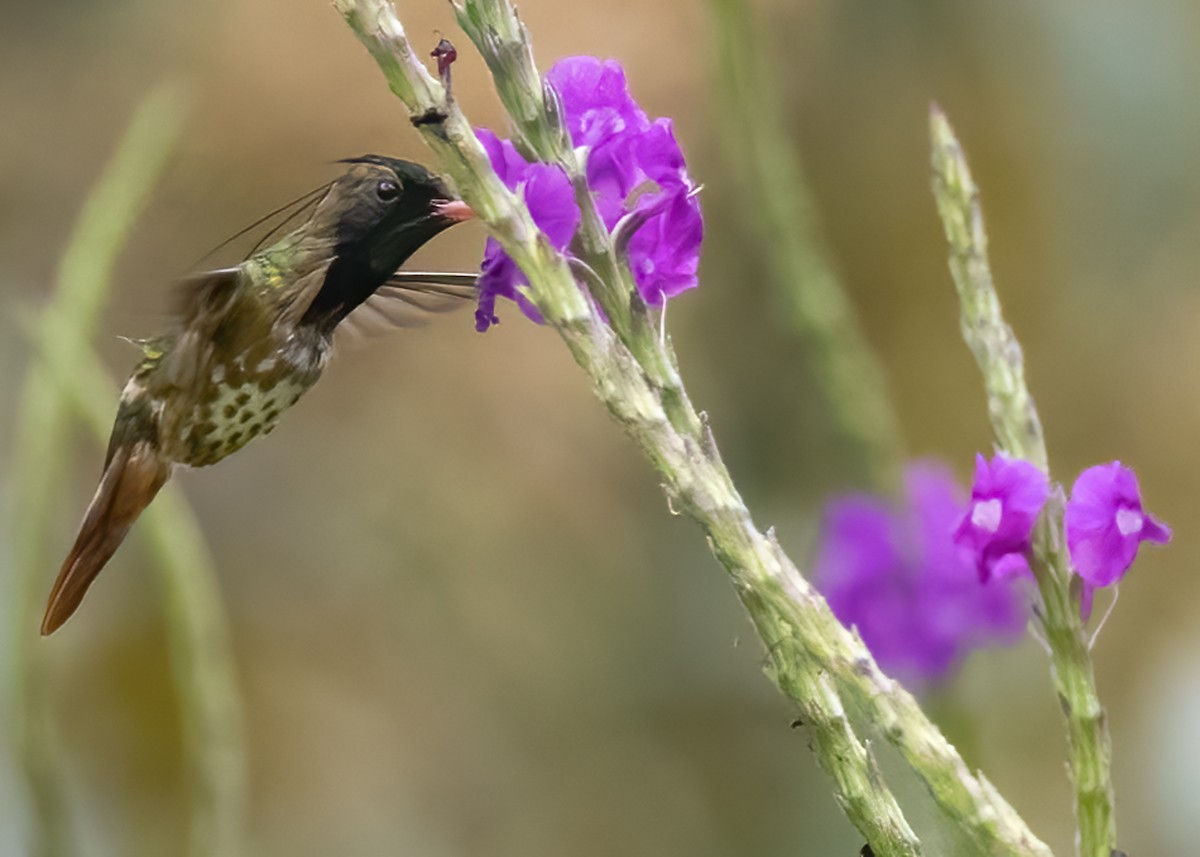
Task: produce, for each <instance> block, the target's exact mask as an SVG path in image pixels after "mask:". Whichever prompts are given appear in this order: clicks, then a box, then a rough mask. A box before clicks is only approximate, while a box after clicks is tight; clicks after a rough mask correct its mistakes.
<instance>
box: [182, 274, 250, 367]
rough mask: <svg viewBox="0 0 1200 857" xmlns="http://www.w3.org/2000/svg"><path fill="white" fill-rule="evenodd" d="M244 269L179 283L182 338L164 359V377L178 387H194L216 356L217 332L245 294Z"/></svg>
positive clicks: (189, 279) (198, 275)
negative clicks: (213, 349)
mask: <svg viewBox="0 0 1200 857" xmlns="http://www.w3.org/2000/svg"><path fill="white" fill-rule="evenodd" d="M244 283H245V277H244V275H243V273H242V270H241V268H221V269H220V270H217V271H205V272H203V273H200V274H193V275H192V276H190V277H186V278H185V279H184V280H182V281H181V282H180V284H179V293H178V302H177V305H176V315H177V317H178V319H179V330H180V333H179V337H178V338H177V339H176V340H175V342H174V344H173V346H172V347H171V348H170V350H169V351H168V352H167V353H166V354H165V355H164V356H163V358H162V371H163V377H164V378H165V379H166V381H167V382H168V383H169V384H171V385H172V386H175V387H184V388H186V387H190V386H191V385H193V384H194V383H195V382H196V379H197V378H199V377H200V375H201V374H204V376H205V377H207V372H208V363H209V360H210V359H211V357H212V340H213V332H214V331H215V330H216V328H217V325H219V324H220V323H221V320H222V319H224V318H225V316H226V314H227V313H228V312H229V309H230V307H232V306H233V304H234V303H235V302H236V301H237V299H238V296H239V295H240V294H241V293H242V289H243V287H244Z"/></svg>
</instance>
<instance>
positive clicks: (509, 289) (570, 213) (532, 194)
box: [475, 129, 580, 333]
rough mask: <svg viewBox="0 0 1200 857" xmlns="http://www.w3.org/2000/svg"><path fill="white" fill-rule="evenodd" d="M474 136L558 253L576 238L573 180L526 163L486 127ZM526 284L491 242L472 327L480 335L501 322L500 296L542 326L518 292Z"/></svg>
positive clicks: (555, 170) (577, 216)
mask: <svg viewBox="0 0 1200 857" xmlns="http://www.w3.org/2000/svg"><path fill="white" fill-rule="evenodd" d="M476 133H477V134H478V135H479V139H480V141H481V142H483V145H484V148H485V149H487V152H488V155H489V157H491V159H492V164H493V166H495V167H496V172H497V173H498V174H500V175H501V177H502V178H503V179H504V180H505V182H506V183H508V182H511V183H512V187H513V189H516V190H519V191H520V194H521V196H522V198H523V199H524V200H525V204H526V205H527V206H528V207H529V212H530V214H532V215H533V222H534V223H536V224H537V226H538V229H540V230H542V232H544V233H545V234H546V237H547V238H549V239H550V242H551V243H552V244H553V245H554V247H555V248H556V249H558V250H563V249H565V248H566V246H567V245H568V244H569V243H570V242H571V239H572V238H573V237H574V236H575V230H576V229H577V228H578V227H579V220H580V212H579V206H578V205H576V203H575V192H574V190H573V189H572V187H571V180H570V179H568V178H567V176H566V174H565V173H564V172H563V171H562V170H561V169H559V168H558V167H555V166H550V165H549V164H530V163H527V162H526V161H525V160H524V159H523V158H522V157H521V156H520V154H519V153H518V152H517V151H516V149H514V148H513V147H512V144H511V143H509V142H508V141H507V140H501V139H499V138H497V137H496V136H495V135H494V134H492V133H491V132H490V131H486V129H481V130H480V131H477V132H476ZM502 170H503V172H502ZM526 283H527V280H526V279H525V275H524V274H523V273H522V272H521V269H520V268H519V267H517V264H516V263H515V262H513V260H512V259H510V258H509V256H508V254H507V253H505V252H504V250H503V248H502V247H501V246H500V244H499V242H497V241H496V240H495V239H493V238H489V239H488V242H487V247H486V249H485V250H484V254H483V264H482V265H481V266H480V273H479V279H478V280H476V282H475V285H476V290H477V292H478V306H477V308H476V310H475V329H476V330H477V331H479V332H480V333H483V332H485V331H486V330H487V329H488V328H489V327H491V326H492V325H493V324H497V323H498V322H499V321H500V319H499V317H498V316H497V315H496V298H498V297H503V298H508V299H509V300H511V301H514V302H516V304H517V305H518V306H519V307H520V308H521V311H522V312H524V313H525V315H527V316H528V317H529V318H531V319H533V320H534V321H536V322H541V321H542V316H541V313H539V312H538V311H537V307H535V306H534V305H533V304H532V303H531V302H530V301H529V299H528V298H526V297H525V296H524V295H522V294H521V293H520V292H519V291H518V286H523V285H526Z"/></svg>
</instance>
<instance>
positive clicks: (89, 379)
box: [10, 87, 245, 857]
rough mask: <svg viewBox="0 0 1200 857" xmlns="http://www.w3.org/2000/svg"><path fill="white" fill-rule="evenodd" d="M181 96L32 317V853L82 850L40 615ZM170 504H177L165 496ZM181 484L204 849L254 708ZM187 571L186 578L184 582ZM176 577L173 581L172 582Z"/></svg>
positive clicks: (108, 419)
mask: <svg viewBox="0 0 1200 857" xmlns="http://www.w3.org/2000/svg"><path fill="white" fill-rule="evenodd" d="M178 102H179V93H178V92H177V91H176V90H175V89H174V88H172V87H160V88H159V89H157V90H155V91H154V93H152V94H151V95H150V96H149V97H147V98H146V100H145V101H144V102H143V103H142V105H141V107H140V108H139V109H138V111H137V113H136V115H135V117H134V119H133V121H132V122H131V124H130V127H129V130H128V131H127V132H126V135H125V137H124V138H123V140H122V142H121V144H120V146H119V148H118V150H117V152H116V154H115V155H114V156H113V159H112V161H111V162H110V164H109V166H108V167H107V169H106V171H105V173H104V176H103V178H102V179H101V181H100V182H99V183H98V184H97V186H96V187H95V188H94V189H93V191H92V192H91V193H90V194H89V196H88V198H87V201H86V203H85V206H84V211H83V214H82V215H81V217H80V220H79V223H78V225H77V226H76V229H75V232H74V234H73V236H72V238H71V240H70V242H69V244H68V247H67V250H66V252H65V253H64V255H63V258H62V262H61V264H60V268H59V273H58V287H57V290H56V293H55V297H54V298H53V300H52V301H51V303H50V304H49V305H48V306H47V307H46V309H45V310H44V311H43V312H42V313H41V314H40V316H39V317H38V318H37V319H36V320H34V321H32V322H31V324H30V330H31V333H32V338H33V339H34V340H35V342H36V344H37V345H38V351H37V353H35V354H34V357H33V360H32V362H31V364H30V368H29V371H28V376H27V378H26V383H25V387H24V390H23V393H22V399H21V405H20V408H19V410H18V413H19V430H18V443H17V451H16V455H15V458H14V460H15V461H16V462H17V475H16V480H15V496H16V497H19V498H20V503H19V504H17V505H16V506H15V508H14V509H13V520H14V527H13V529H14V532H15V533H16V535H17V540H16V547H15V560H16V562H15V569H14V578H15V579H16V581H17V583H16V585H17V587H18V590H19V591H18V593H17V596H16V597H15V598H14V599H13V621H12V625H13V639H12V641H11V643H10V657H11V661H12V664H13V681H14V703H15V706H14V707H15V711H14V717H13V718H12V720H13V725H14V739H15V746H16V747H17V748H18V752H19V753H20V755H21V760H22V771H23V774H24V777H25V780H26V783H27V786H28V788H29V791H30V795H31V799H32V809H33V812H32V815H33V818H34V824H35V829H34V830H33V831H32V842H31V847H30V853H33V854H37V855H44V857H57V855H65V854H69V853H74V849H73V848H72V847H70V841H69V836H68V832H69V826H68V823H67V811H66V807H65V805H64V804H65V801H64V798H63V795H62V788H61V786H60V785H59V783H58V781H57V778H56V776H55V772H56V770H57V768H58V765H57V764H56V758H55V753H54V740H53V736H52V734H51V732H50V723H49V709H50V701H49V699H48V698H47V690H46V688H45V685H44V681H45V672H46V666H45V658H44V656H43V648H42V647H44V646H45V645H47V644H46V643H42V644H41V647H39V646H38V645H37V619H38V616H39V612H40V610H41V607H42V599H43V598H44V597H45V590H43V588H42V583H43V579H42V572H43V571H45V570H46V566H47V563H48V562H49V557H47V556H46V551H45V547H44V544H43V540H44V537H45V533H46V529H47V522H48V520H49V518H50V509H51V507H52V505H53V489H54V486H55V485H57V484H59V483H61V482H62V477H63V473H64V471H65V469H66V465H67V463H68V462H69V460H70V459H69V456H68V455H66V454H65V452H64V450H66V449H67V448H68V447H69V444H68V443H67V430H68V425H69V419H70V408H71V400H72V398H74V399H76V400H77V401H76V404H78V401H79V400H83V401H85V402H87V403H88V409H89V410H88V413H87V416H88V418H89V419H90V420H91V422H92V423H93V425H94V426H95V428H96V431H97V433H98V435H99V436H100V437H101V440H102V441H107V437H108V432H109V430H110V428H111V425H112V407H113V402H114V401H115V400H116V394H115V392H112V390H111V388H112V386H113V385H112V384H111V382H109V381H108V380H107V379H106V378H104V377H103V373H102V372H100V370H99V369H98V368H97V367H98V365H99V359H98V358H97V356H96V355H95V354H94V353H93V352H92V350H91V349H90V348H89V347H87V345H86V343H87V342H88V340H89V339H90V338H91V336H92V331H93V328H94V326H95V320H96V318H97V317H98V316H99V313H100V310H101V308H102V307H103V305H104V302H105V299H106V297H107V293H108V288H109V283H110V281H111V274H112V268H113V264H114V262H115V259H116V254H117V252H118V250H119V249H120V248H121V246H122V245H123V244H124V242H125V238H126V236H127V235H128V234H129V231H130V229H131V228H132V226H133V223H134V222H135V221H136V219H137V216H138V214H139V212H140V211H141V210H142V208H143V206H144V204H145V201H146V199H147V198H148V197H149V194H150V191H151V189H152V187H153V186H154V183H155V181H156V180H157V177H158V175H159V174H160V172H161V170H162V167H163V165H164V164H165V163H166V159H167V156H168V154H169V152H170V151H171V149H172V147H173V145H174V143H175V140H176V139H177V138H178V133H179V129H180V124H181V121H180V120H181V115H180V110H179V107H178ZM164 500H165V503H164ZM179 504H180V500H179V498H178V497H173V496H172V495H171V494H170V493H169V492H166V491H164V492H163V493H162V494H160V497H159V501H158V502H157V503H156V504H155V505H154V506H153V507H152V508H151V509H150V510H149V511H148V512H147V514H146V515H145V517H144V520H145V521H146V523H144V524H143V525H142V526H143V528H144V529H146V530H149V531H150V532H151V533H157V534H158V535H157V536H156V539H155V542H156V544H157V545H159V547H160V553H161V548H162V547H163V546H166V545H169V548H170V549H169V551H167V553H170V554H171V557H172V558H170V559H167V560H165V561H163V562H162V563H160V566H161V567H162V568H163V569H164V571H165V572H166V573H167V575H168V578H167V579H168V584H169V585H168V587H167V591H168V593H169V597H168V603H169V607H170V617H169V620H168V623H167V627H168V634H169V635H170V644H171V651H172V657H173V662H174V677H175V681H176V684H177V686H178V687H179V689H180V695H181V696H182V698H183V701H182V705H181V708H182V709H183V716H184V718H185V729H184V733H185V738H186V754H187V757H188V764H189V767H190V769H191V773H192V779H193V791H192V818H191V850H190V853H191V854H193V855H197V857H202V855H214V857H215V855H226V854H233V855H236V854H237V853H238V844H237V843H238V841H239V840H240V834H241V818H242V811H243V807H244V797H245V794H244V791H245V790H244V779H245V777H244V754H243V753H242V750H241V745H240V741H239V737H238V736H240V724H241V719H240V716H241V712H240V703H239V697H238V695H237V690H236V684H235V682H234V681H233V679H232V676H233V674H234V673H233V667H232V660H231V658H230V657H229V655H228V646H227V643H226V640H227V633H226V630H225V624H224V618H223V616H222V614H221V612H220V607H219V604H217V603H215V602H214V601H213V600H212V599H211V598H210V597H207V596H206V592H207V593H211V588H212V583H211V581H212V576H213V573H212V569H211V565H206V564H203V563H200V562H198V561H196V559H195V557H196V556H197V550H198V548H197V545H198V544H199V542H198V541H197V540H198V536H197V535H196V532H195V527H194V524H191V525H190V526H191V528H190V529H189V524H190V518H188V515H187V510H186V507H181V506H180V505H179ZM184 577H186V578H187V579H186V580H184V579H182V578H184ZM172 584H173V585H172Z"/></svg>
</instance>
